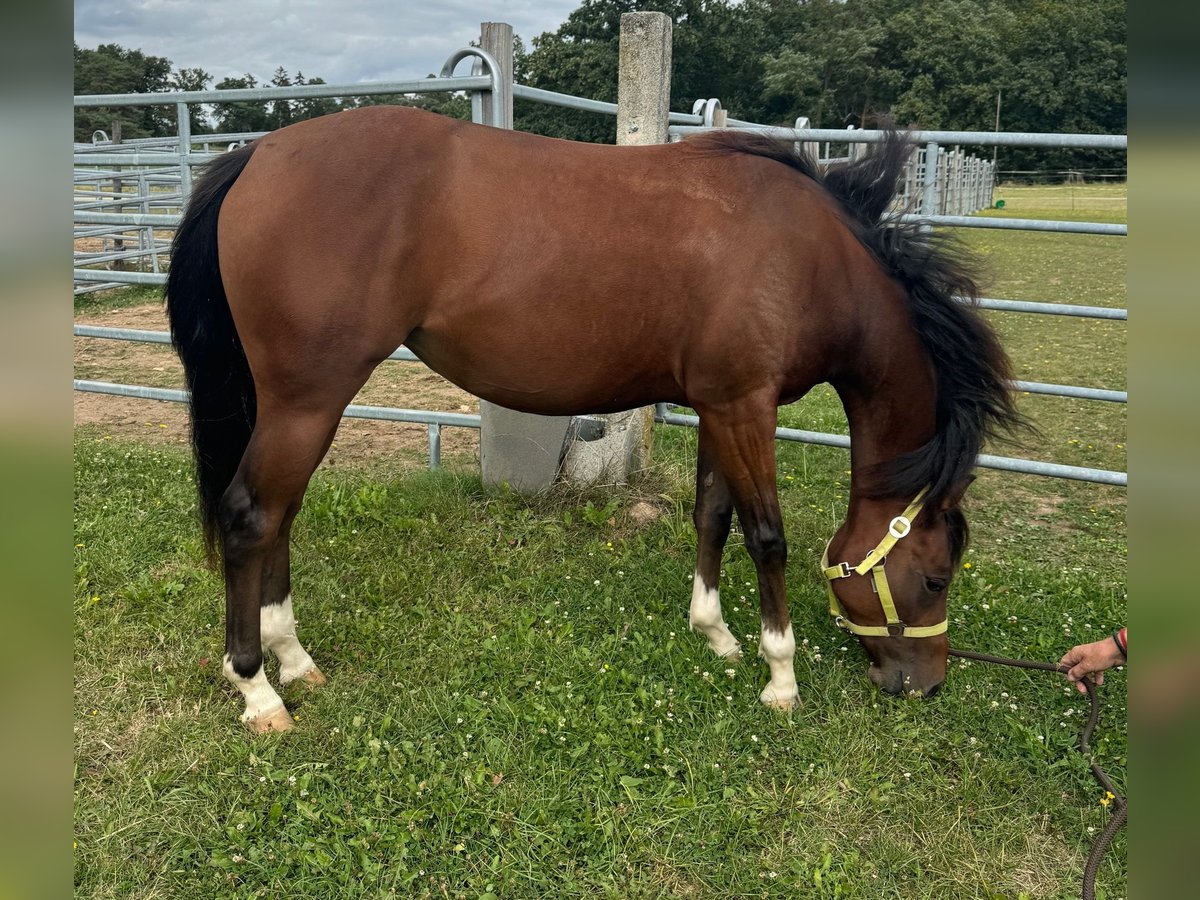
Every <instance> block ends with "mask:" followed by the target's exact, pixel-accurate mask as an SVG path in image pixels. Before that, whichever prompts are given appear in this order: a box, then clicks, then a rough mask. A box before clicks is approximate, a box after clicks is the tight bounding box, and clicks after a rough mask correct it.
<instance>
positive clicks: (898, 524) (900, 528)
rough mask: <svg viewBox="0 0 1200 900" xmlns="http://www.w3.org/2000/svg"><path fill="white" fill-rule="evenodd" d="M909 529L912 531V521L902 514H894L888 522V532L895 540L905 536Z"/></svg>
mask: <svg viewBox="0 0 1200 900" xmlns="http://www.w3.org/2000/svg"><path fill="white" fill-rule="evenodd" d="M910 531H912V522H910V521H909V520H908V519H907V518H906V517H904V516H896V518H894V519H892V521H891V522H889V523H888V534H890V535H891V536H892V537H894V538H895V539H896V540H900V538H902V537H906V536H907V535H908V533H909V532H910Z"/></svg>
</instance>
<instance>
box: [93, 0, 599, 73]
mask: <svg viewBox="0 0 1200 900" xmlns="http://www.w3.org/2000/svg"><path fill="white" fill-rule="evenodd" d="M580 2H581V0H205V2H201V0H76V2H75V43H77V44H78V45H79V46H80V47H84V48H89V49H92V48H95V47H96V46H98V45H99V44H120V45H121V46H122V47H125V48H126V49H136V50H141V51H142V52H143V53H146V54H147V55H150V56H165V57H166V58H167V59H169V60H171V62H172V64H173V65H174V67H175V68H179V67H188V68H193V67H198V68H202V69H204V70H205V71H206V72H208V73H209V74H210V75H212V76H213V83H214V84H215V83H216V82H218V81H220V80H221V79H222V78H225V77H236V76H239V75H243V74H245V73H247V72H249V73H250V74H252V75H254V76H255V77H256V78H258V79H259V80H260V81H263V80H269V79H270V77H271V75H272V73H273V72H274V71H275V69H276V68H278V67H279V66H283V67H284V68H285V69H287V70H288V72H289V73H290V74H293V75H294V74H295V73H296V72H297V71H300V72H303V73H304V75H305V77H308V78H312V77H320V78H323V79H325V81H327V82H329V83H331V84H341V83H351V84H352V83H355V82H359V81H391V80H399V79H408V78H424V77H425V76H426V75H429V74H430V73H435V74H436V73H437V72H439V71H440V70H441V67H442V64H443V63H444V62H445V61H446V57H448V56H449V55H450V54H451V53H453V52H454V51H455V50H457V49H459V48H460V47H465V46H467V44H468V43H469V42H470V41H471V40H472V39H473V38H474V39H478V36H479V23H480V22H508V23H509V24H510V25H512V26H513V30H514V31H515V32H516V33H517V34H518V35H520V36H521V38H522V39H523V40H524V41H525V45H526V46H527V47H528V46H529V42H530V39H531V38H533V37H534V36H535V35H538V34H541V33H542V32H543V31H554V30H556V29H557V28H558V26H559V25H561V24H562V23H563V21H565V19H566V17H567V15H568V14H569V13H570V12H571V11H572V10H573V9H575V8H576V7H577V6H579V5H580ZM469 69H470V64H469V63H468V62H463V63H462V64H461V65H460V67H459V69H458V74H460V75H462V74H466V73H467V72H468V71H469Z"/></svg>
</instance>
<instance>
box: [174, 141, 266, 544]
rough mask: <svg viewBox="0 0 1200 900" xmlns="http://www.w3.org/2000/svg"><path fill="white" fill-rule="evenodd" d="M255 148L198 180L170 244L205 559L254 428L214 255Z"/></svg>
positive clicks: (242, 357)
mask: <svg viewBox="0 0 1200 900" xmlns="http://www.w3.org/2000/svg"><path fill="white" fill-rule="evenodd" d="M254 149H255V147H254V145H253V144H251V145H250V146H248V147H243V148H242V149H240V150H234V151H232V152H230V153H226V154H224V155H223V156H221V157H219V158H218V159H216V160H215V161H214V162H212V163H211V164H210V165H209V166H208V168H207V169H206V170H205V172H204V175H203V176H202V177H201V178H200V179H199V180H198V181H197V182H196V184H195V187H194V189H193V191H192V198H191V201H190V202H189V203H188V207H187V210H186V212H185V213H184V215H183V219H182V221H181V222H180V224H179V228H178V230H177V231H176V232H175V239H174V241H172V243H171V267H170V271H169V273H168V275H167V289H166V298H167V316H168V318H169V319H170V321H171V342H172V343H173V344H174V345H175V350H176V352H177V353H178V354H179V358H180V359H181V360H182V361H183V368H184V373H185V375H186V379H187V387H188V390H189V391H191V395H192V402H191V419H192V450H193V452H194V453H195V456H196V487H197V489H198V490H199V493H200V519H201V522H202V523H203V525H204V542H205V546H206V548H207V550H208V556H209V560H210V561H213V560H215V559H216V553H217V510H218V507H219V505H220V502H221V496H222V495H223V494H224V493H225V489H226V488H228V487H229V483H230V482H231V481H232V480H233V476H234V474H235V473H236V472H237V468H238V465H239V464H240V463H241V460H242V455H243V454H244V453H245V452H246V445H247V444H248V443H249V442H250V433H251V432H252V431H253V430H254V417H255V408H256V407H255V395H254V380H253V378H252V377H251V375H250V367H249V365H248V364H247V362H246V354H245V352H244V351H243V350H242V342H241V339H240V338H239V337H238V334H237V329H236V328H235V327H234V324H233V316H232V314H231V313H230V312H229V301H228V300H227V299H226V297H225V286H224V284H222V282H221V269H220V261H219V259H218V257H217V214H218V213H219V212H220V210H221V204H222V203H223V202H224V200H225V195H226V194H227V193H228V192H229V189H230V188H231V187H232V186H233V183H234V182H235V181H237V179H238V176H239V175H241V174H242V170H243V169H244V168H246V163H248V162H249V161H250V156H251V154H253V153H254Z"/></svg>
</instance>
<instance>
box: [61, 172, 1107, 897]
mask: <svg viewBox="0 0 1200 900" xmlns="http://www.w3.org/2000/svg"><path fill="white" fill-rule="evenodd" d="M1102 187H1103V194H1104V195H1106V196H1105V197H1104V198H1102V197H1101V192H1100V191H1099V189H1098V188H1097V189H1095V190H1094V191H1093V190H1092V189H1091V188H1079V187H1076V188H1073V189H1068V188H1065V187H1064V188H1058V189H1047V188H1016V187H1014V188H1012V189H1009V188H1007V187H1002V188H1001V189H999V190H998V191H997V193H996V196H997V197H998V198H999V197H1003V198H1005V199H1006V208H1005V209H1004V210H1002V211H991V212H989V213H988V214H998V213H999V214H1004V215H1012V216H1020V217H1030V218H1033V217H1042V218H1070V217H1072V216H1076V217H1079V218H1090V219H1095V220H1103V221H1124V206H1123V204H1122V205H1120V207H1119V208H1117V209H1113V208H1110V203H1111V201H1110V200H1109V199H1107V195H1109V194H1112V193H1113V192H1119V193H1120V194H1121V196H1124V186H1123V185H1121V186H1114V185H1105V186H1102ZM1066 190H1072V191H1073V192H1074V194H1073V196H1072V197H1070V198H1066V197H1065V196H1064V195H1063V194H1062V192H1063V191H1066ZM1089 196H1091V197H1093V200H1094V202H1092V203H1091V205H1090V207H1089V206H1088V205H1087V203H1086V201H1087V198H1088V197H1089ZM1068 200H1069V202H1070V203H1072V204H1075V208H1074V209H1073V210H1072V209H1070V208H1067V206H1066V205H1065V204H1066V202H1067V201H1068ZM965 238H966V239H967V241H968V242H969V243H970V244H971V245H972V246H973V247H974V248H975V249H976V250H977V251H979V252H980V253H981V255H982V256H983V257H984V260H985V262H986V263H987V264H988V267H989V268H990V270H991V272H992V275H993V277H992V279H991V280H990V281H987V282H986V283H985V295H987V296H992V297H1006V298H1017V299H1032V300H1048V301H1059V302H1070V303H1081V304H1089V305H1114V306H1123V305H1124V304H1125V297H1124V265H1125V254H1124V244H1123V242H1122V239H1120V238H1108V237H1092V236H1076V235H1044V234H1038V235H1033V234H1024V233H1019V232H990V231H988V232H985V231H972V232H969V233H967V234H966V235H965ZM106 302H111V301H110V300H106V299H105V298H102V297H98V298H93V299H90V300H85V301H84V305H85V306H88V307H89V308H94V305H95V304H104V303H106ZM118 302H120V301H118ZM136 302H143V303H144V302H145V298H142V299H141V300H140V301H136ZM78 308H79V306H78V305H77V310H78ZM990 315H991V316H992V318H993V321H994V322H995V323H996V325H997V327H998V328H999V329H1000V330H1001V332H1002V334H1003V336H1004V340H1005V342H1006V345H1007V346H1008V347H1009V349H1010V351H1011V353H1012V355H1013V358H1014V362H1015V364H1016V367H1017V374H1018V377H1020V378H1024V379H1029V380H1037V381H1051V382H1061V383H1075V384H1089V385H1094V386H1100V387H1111V388H1123V387H1124V378H1125V362H1124V341H1125V328H1124V323H1110V322H1091V321H1086V320H1079V321H1076V320H1066V319H1057V318H1054V319H1050V318H1047V317H1026V316H1017V315H1014V314H1009V313H994V314H990ZM397 400H398V402H399V403H400V404H401V405H402V404H403V400H402V398H397ZM1021 402H1022V405H1023V408H1025V409H1026V410H1027V411H1028V412H1029V413H1030V414H1031V416H1033V417H1034V418H1035V419H1036V421H1037V422H1038V424H1039V426H1040V428H1041V429H1042V433H1041V435H1040V436H1039V437H1038V438H1037V439H1036V440H1032V441H1030V443H1029V446H1028V447H1027V448H1025V449H1026V450H1027V453H1028V455H1031V456H1035V457H1037V458H1040V459H1047V460H1052V461H1056V462H1063V463H1070V464H1074V465H1093V466H1099V467H1102V468H1111V469H1123V468H1124V466H1125V410H1124V407H1120V406H1116V405H1114V404H1097V403H1083V402H1077V401H1069V400H1063V399H1060V398H1050V397H1032V396H1031V397H1023V398H1022V399H1021ZM780 421H781V423H783V424H787V425H793V426H796V427H803V428H809V429H814V430H834V431H837V430H844V427H845V419H844V415H843V414H842V412H841V408H840V406H838V404H837V402H836V399H835V398H834V397H833V396H832V394H831V392H829V391H827V390H818V391H814V392H813V394H812V395H811V396H810V397H808V398H805V400H803V401H801V402H800V403H797V404H794V405H793V406H791V407H788V408H786V409H784V410H781V413H780ZM990 449H991V450H993V451H994V452H1001V453H1006V454H1008V453H1014V452H1015V451H1014V450H1013V449H1012V448H990ZM694 461H695V434H694V432H692V431H689V430H684V429H667V428H659V429H658V430H657V432H656V444H655V466H654V468H652V469H651V470H650V471H648V472H647V473H644V474H643V475H641V476H639V478H638V479H637V480H636V481H635V482H634V483H633V484H632V485H630V486H628V487H627V488H623V489H621V490H620V491H618V492H616V493H612V494H599V493H592V492H586V491H564V492H559V493H556V494H555V495H553V496H551V497H548V498H542V499H536V500H528V499H522V498H518V497H515V496H512V495H510V494H505V493H485V492H484V491H483V490H482V489H481V486H480V483H479V479H478V475H477V470H476V468H475V467H474V466H473V465H472V464H471V463H470V461H469V460H462V459H450V460H449V461H448V462H449V465H448V467H447V469H446V470H444V471H442V472H440V473H427V472H417V473H415V474H414V473H411V472H410V473H408V474H405V473H403V472H401V471H400V467H398V466H397V465H395V463H394V461H390V460H379V461H377V462H368V463H366V464H364V465H362V466H361V467H359V468H352V469H344V470H322V471H320V472H318V475H317V477H316V478H315V479H314V481H313V484H312V486H311V488H310V490H309V494H308V498H307V501H306V505H305V509H304V511H303V512H302V513H301V516H300V518H299V519H298V520H297V525H296V532H295V542H294V550H293V560H294V590H293V593H294V596H295V602H296V607H297V617H298V619H299V622H300V636H301V639H302V640H303V641H304V642H305V644H306V645H307V646H308V647H309V649H310V650H311V652H312V653H313V656H314V657H315V658H316V660H317V662H318V664H319V665H320V666H321V668H322V669H323V670H324V671H325V673H326V674H327V675H328V676H329V683H328V685H327V686H326V687H325V688H324V689H322V690H321V691H318V692H315V693H312V694H306V693H304V692H302V691H301V692H295V693H291V694H289V695H288V696H287V698H286V699H288V700H289V703H290V705H291V708H292V709H293V711H294V712H295V714H296V719H297V725H298V728H297V729H296V730H295V731H294V732H291V733H289V734H287V735H282V736H268V737H265V738H259V739H251V738H250V737H249V736H248V735H247V734H245V733H244V732H243V731H242V730H241V728H240V726H238V725H237V723H236V716H237V714H238V712H239V711H240V704H239V702H238V700H237V698H236V696H235V693H234V691H233V690H232V689H231V688H230V687H229V686H228V685H227V684H226V683H225V681H224V679H223V678H222V677H221V675H220V659H221V654H222V645H223V612H224V609H223V602H222V600H221V596H222V589H221V582H220V578H219V576H218V575H217V574H216V573H213V572H211V571H208V570H206V569H205V568H203V566H202V565H201V562H200V560H201V550H200V538H199V529H198V527H197V525H196V523H195V519H194V515H195V513H194V507H195V501H194V492H193V487H192V482H191V474H190V461H189V459H188V457H187V454H186V452H185V451H184V450H183V449H182V448H177V447H173V446H162V445H151V444H144V443H136V442H131V441H125V440H121V439H118V438H114V437H113V436H112V435H111V434H109V433H106V432H105V431H103V430H101V429H99V428H81V429H78V430H77V433H76V448H75V466H76V482H75V483H76V509H75V543H76V546H75V565H76V569H75V583H76V589H75V597H74V603H75V616H76V624H77V627H76V637H75V640H76V644H75V705H76V727H75V759H76V770H75V828H76V832H75V840H76V850H75V854H76V856H75V858H76V895H77V896H79V897H90V898H110V897H111V898H116V897H121V898H126V897H172V898H173V897H189V898H190V897H195V896H220V897H276V896H280V895H283V894H285V893H287V894H291V895H295V896H306V897H322V898H323V897H331V898H333V897H337V898H342V897H347V898H349V897H372V898H374V897H468V898H481V897H503V898H532V897H578V896H591V897H596V896H601V897H613V898H625V897H731V898H732V897H760V896H761V897H797V896H799V897H863V898H874V897H898V898H911V897H937V898H968V897H969V898H977V897H981V898H992V897H1003V898H1012V900H1016V898H1020V897H1031V898H1044V897H1045V898H1059V897H1062V898H1066V897H1072V896H1078V894H1079V885H1080V880H1081V876H1082V869H1083V864H1084V860H1085V858H1086V856H1087V853H1088V850H1089V849H1090V846H1091V841H1092V839H1093V838H1094V836H1095V834H1097V833H1099V831H1100V830H1101V829H1102V828H1103V826H1104V824H1105V822H1106V821H1107V819H1108V811H1107V809H1106V808H1105V807H1104V806H1103V805H1102V803H1101V799H1102V798H1101V796H1100V793H1099V789H1098V787H1097V786H1096V784H1095V783H1094V781H1093V780H1092V777H1091V775H1090V773H1089V772H1088V769H1087V766H1086V764H1085V762H1084V761H1083V760H1082V759H1081V758H1080V757H1079V756H1078V754H1076V753H1075V752H1074V751H1073V748H1074V746H1075V744H1076V742H1077V740H1078V734H1079V729H1080V725H1081V721H1082V719H1083V718H1084V717H1085V716H1086V709H1087V707H1086V702H1085V701H1084V700H1081V699H1080V698H1079V697H1078V695H1076V694H1075V692H1074V691H1073V690H1071V689H1069V688H1067V687H1066V686H1065V684H1064V683H1063V682H1062V681H1061V680H1060V679H1058V678H1057V677H1055V676H1051V675H1047V674H1045V673H1037V672H1023V671H1017V670H1009V669H993V668H990V667H985V666H982V665H979V664H970V663H961V662H957V661H956V662H953V663H952V668H951V672H950V675H949V677H948V679H947V682H946V686H945V688H944V689H943V690H942V692H941V694H940V695H939V696H938V697H937V699H936V700H933V701H930V702H915V701H898V700H892V699H889V698H886V697H885V696H883V695H881V694H880V693H879V692H878V691H877V690H876V689H875V688H874V687H873V686H872V685H871V684H870V682H869V681H868V680H867V678H866V675H865V667H866V662H865V657H864V655H863V653H862V652H861V650H860V649H859V648H858V646H857V644H856V643H854V642H853V641H847V640H846V639H845V637H844V635H843V634H842V633H841V632H839V631H837V630H836V629H835V628H834V627H833V625H832V622H831V621H830V620H829V617H828V614H827V612H826V608H825V599H824V586H823V583H822V582H821V579H820V573H819V571H818V569H817V561H818V558H819V553H820V548H821V546H822V545H823V542H824V541H825V539H826V538H827V537H828V536H829V534H830V533H831V532H832V529H834V528H835V527H836V526H837V524H839V523H840V521H841V518H842V516H843V515H844V513H845V502H846V488H847V485H848V483H849V475H848V472H847V468H848V457H847V455H846V454H845V453H844V452H843V451H838V450H833V449H828V448H819V447H807V446H803V445H795V444H785V445H781V446H780V449H779V479H778V481H779V486H780V492H781V498H782V503H783V507H784V515H785V522H786V526H787V530H788V535H789V538H790V548H791V554H790V557H789V565H788V575H787V577H788V587H789V591H790V598H791V607H792V614H793V619H794V622H795V628H796V634H797V640H798V641H799V642H800V647H799V652H798V654H797V658H796V669H797V677H798V680H799V682H800V690H801V696H802V698H803V701H804V705H803V706H802V708H800V709H798V710H796V711H795V712H793V713H791V714H788V715H784V714H778V713H773V712H771V711H769V710H766V709H765V708H763V707H761V706H760V705H759V703H758V701H757V694H758V691H759V690H760V689H761V687H762V685H763V684H764V683H765V681H766V679H767V677H768V673H767V668H766V665H765V664H764V663H763V662H762V661H761V660H759V659H757V658H756V657H755V651H756V649H757V635H758V615H757V608H756V604H755V593H754V588H755V580H754V574H753V566H752V564H751V563H750V560H749V558H748V556H747V555H746V553H745V551H744V549H743V547H742V546H741V539H740V536H739V535H738V534H737V533H736V532H735V533H734V535H732V536H731V539H730V546H729V548H728V550H727V554H726V563H725V567H724V572H723V580H722V589H723V599H724V605H725V612H726V615H727V618H728V620H729V622H730V626H731V628H732V629H733V631H734V633H735V634H737V635H738V636H739V637H740V638H742V639H743V640H744V641H745V643H746V647H747V654H746V658H745V660H744V661H743V662H741V663H740V664H738V665H736V666H732V667H728V668H727V667H726V665H725V664H724V663H722V662H720V661H718V660H716V659H714V658H713V657H712V656H711V655H710V654H709V653H708V651H707V647H706V645H705V642H704V641H703V640H702V639H701V638H699V637H698V636H695V635H691V634H689V633H688V631H687V625H686V611H687V600H688V597H689V595H690V590H691V585H690V576H691V572H692V567H693V564H694V549H695V535H694V531H693V529H692V526H691V521H690V516H691V479H692V473H693V465H694ZM639 502H646V503H650V504H652V505H653V506H654V507H655V508H656V509H657V510H658V512H659V516H658V518H656V519H655V520H653V521H651V522H648V523H644V524H638V523H637V522H635V521H634V519H633V518H632V517H631V516H629V514H628V513H629V510H630V509H631V507H632V506H633V505H634V504H635V503H639ZM966 509H967V513H968V516H969V518H970V520H971V523H972V528H973V538H974V540H973V544H972V547H971V549H970V550H969V551H968V554H967V556H966V560H965V564H964V571H963V572H962V573H961V575H960V578H959V579H957V580H956V582H955V585H954V587H952V589H951V600H950V620H951V640H952V643H953V644H954V645H955V646H959V647H962V648H968V649H975V650H981V651H986V652H991V653H999V654H1004V655H1013V656H1021V657H1025V658H1030V659H1040V660H1057V658H1058V657H1059V656H1060V655H1061V654H1062V653H1063V652H1064V651H1065V650H1066V649H1067V648H1069V647H1070V646H1072V645H1073V644H1075V643H1078V642H1080V641H1084V640H1093V639H1096V638H1098V637H1101V636H1103V635H1104V634H1106V633H1107V632H1108V630H1109V629H1110V628H1111V627H1112V626H1113V625H1114V624H1116V623H1119V622H1123V621H1124V617H1125V604H1126V596H1125V562H1126V553H1127V543H1126V535H1125V493H1124V491H1123V490H1119V489H1116V488H1109V487H1101V486H1096V485H1089V484H1083V483H1075V482H1065V481H1060V480H1048V479H1037V478H1034V477H1031V476H1017V475H1011V474H1001V473H995V472H986V471H985V472H982V473H981V475H980V478H979V480H978V481H977V483H976V484H975V486H974V487H973V488H972V490H971V493H970V495H969V497H968V503H967V507H966ZM268 672H272V669H271V668H270V667H269V668H268ZM1102 694H1103V698H1104V709H1103V714H1102V719H1101V725H1100V728H1099V730H1098V732H1097V736H1096V738H1095V739H1094V748H1095V751H1096V754H1097V758H1098V760H1099V761H1100V763H1101V765H1103V766H1104V767H1105V768H1106V770H1108V771H1109V772H1110V774H1111V775H1112V776H1113V778H1114V780H1115V781H1116V782H1117V784H1118V787H1120V788H1122V789H1123V788H1124V786H1125V778H1126V774H1125V771H1126V752H1127V750H1126V746H1127V744H1126V697H1127V693H1126V684H1125V678H1124V677H1123V676H1122V675H1119V674H1117V675H1113V676H1112V677H1111V678H1109V679H1108V681H1107V682H1106V685H1105V687H1104V688H1103V690H1102ZM1098 883H1099V891H1098V894H1099V896H1100V897H1102V898H1106V900H1111V898H1114V897H1123V896H1124V895H1125V892H1126V839H1125V836H1124V835H1120V836H1118V838H1117V841H1116V843H1115V844H1114V846H1113V848H1112V849H1111V850H1110V852H1109V854H1108V856H1107V858H1106V861H1105V864H1104V865H1103V866H1102V867H1101V870H1100V877H1099V882H1098Z"/></svg>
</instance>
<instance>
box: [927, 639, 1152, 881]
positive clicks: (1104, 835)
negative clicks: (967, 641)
mask: <svg viewBox="0 0 1200 900" xmlns="http://www.w3.org/2000/svg"><path fill="white" fill-rule="evenodd" d="M950 655H951V656H957V657H960V658H962V659H974V660H978V661H979V662H986V663H995V664H997V665H1001V666H1015V667H1016V668H1018V669H1041V670H1043V671H1046V672H1057V673H1060V674H1061V673H1065V672H1067V671H1068V669H1067V667H1066V666H1060V665H1058V664H1056V663H1044V662H1030V661H1028V660H1024V659H1008V658H1007V657H1004V656H991V655H989V654H987V653H973V652H971V651H970V650H955V649H954V648H953V647H951V648H950ZM1083 686H1084V687H1085V688H1087V693H1088V700H1090V701H1091V704H1092V711H1091V714H1090V715H1089V716H1088V720H1087V724H1086V725H1085V726H1084V727H1083V734H1082V735H1080V738H1079V752H1080V753H1082V754H1083V755H1084V756H1085V757H1086V758H1087V761H1088V765H1089V766H1091V769H1092V774H1093V775H1094V776H1095V777H1096V780H1097V781H1098V782H1100V786H1101V787H1102V788H1104V790H1105V791H1106V792H1107V793H1108V794H1111V795H1112V798H1113V801H1112V802H1113V804H1114V809H1113V815H1112V818H1111V819H1109V820H1108V825H1106V826H1105V828H1104V830H1103V831H1101V832H1100V836H1099V837H1098V838H1096V842H1095V843H1094V844H1092V852H1091V853H1089V854H1088V859H1087V865H1085V866H1084V867H1083V900H1095V897H1096V872H1097V871H1099V869H1100V861H1101V860H1102V859H1103V858H1104V854H1105V852H1106V851H1107V850H1108V845H1109V844H1111V843H1112V839H1113V838H1114V837H1116V835H1117V832H1118V831H1120V830H1121V828H1122V827H1124V825H1125V822H1126V820H1127V819H1128V818H1129V808H1128V804H1127V803H1126V801H1125V798H1124V797H1122V796H1121V795H1120V794H1118V793H1117V792H1116V790H1115V789H1114V788H1113V784H1112V781H1110V780H1109V777H1108V775H1106V774H1105V772H1104V770H1103V769H1101V768H1100V766H1099V765H1097V764H1096V761H1095V760H1094V759H1093V758H1092V744H1091V741H1092V732H1093V731H1094V730H1095V729H1096V723H1097V722H1098V721H1100V696H1099V695H1098V694H1097V693H1096V686H1095V685H1094V684H1092V682H1091V681H1090V680H1088V679H1086V678H1085V679H1083Z"/></svg>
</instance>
